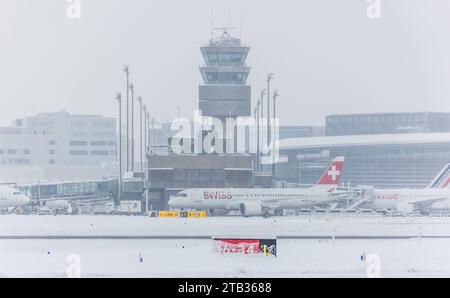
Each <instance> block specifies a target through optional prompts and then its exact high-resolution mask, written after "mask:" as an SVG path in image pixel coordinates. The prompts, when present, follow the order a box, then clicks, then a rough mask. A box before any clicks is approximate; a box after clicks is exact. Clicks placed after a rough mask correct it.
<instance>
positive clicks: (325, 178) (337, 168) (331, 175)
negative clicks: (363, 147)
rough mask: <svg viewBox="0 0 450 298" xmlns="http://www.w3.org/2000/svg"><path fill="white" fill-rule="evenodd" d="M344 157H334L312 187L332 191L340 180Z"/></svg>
mask: <svg viewBox="0 0 450 298" xmlns="http://www.w3.org/2000/svg"><path fill="white" fill-rule="evenodd" d="M344 159H345V158H344V157H336V158H335V159H334V160H333V162H332V163H331V164H330V165H329V167H328V168H327V170H326V171H325V173H323V175H322V177H321V178H320V180H319V182H317V184H316V185H315V186H313V187H314V188H318V189H326V190H328V191H333V190H335V189H336V188H337V186H338V185H339V181H340V180H341V175H342V171H343V170H344Z"/></svg>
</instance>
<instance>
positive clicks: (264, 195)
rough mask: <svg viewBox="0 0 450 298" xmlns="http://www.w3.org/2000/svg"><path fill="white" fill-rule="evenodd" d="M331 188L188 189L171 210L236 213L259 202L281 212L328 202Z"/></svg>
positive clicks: (172, 200) (173, 204)
mask: <svg viewBox="0 0 450 298" xmlns="http://www.w3.org/2000/svg"><path fill="white" fill-rule="evenodd" d="M332 191H334V188H333V187H330V188H322V189H315V188H307V189H253V188H251V189H250V188H247V189H214V188H211V189H188V190H185V191H182V192H181V193H179V194H178V195H177V196H176V197H172V198H171V200H170V201H169V205H170V207H171V208H190V209H228V210H239V208H240V205H241V204H246V203H252V202H254V203H258V204H262V205H265V206H273V207H274V208H280V209H297V208H305V207H310V206H313V205H319V204H323V203H327V202H330V201H331V200H334V199H335V198H331V197H330V193H331V192H332Z"/></svg>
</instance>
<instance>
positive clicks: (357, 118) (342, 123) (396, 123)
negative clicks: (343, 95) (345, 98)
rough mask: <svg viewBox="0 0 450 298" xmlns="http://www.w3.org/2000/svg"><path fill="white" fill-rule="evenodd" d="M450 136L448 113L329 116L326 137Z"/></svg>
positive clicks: (449, 115) (449, 117) (449, 114)
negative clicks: (446, 134)
mask: <svg viewBox="0 0 450 298" xmlns="http://www.w3.org/2000/svg"><path fill="white" fill-rule="evenodd" d="M433 132H436V133H438V132H450V113H430V112H422V113H380V114H348V115H329V116H327V117H326V135H327V136H349V135H371V134H402V133H433Z"/></svg>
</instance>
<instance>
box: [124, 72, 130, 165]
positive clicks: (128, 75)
mask: <svg viewBox="0 0 450 298" xmlns="http://www.w3.org/2000/svg"><path fill="white" fill-rule="evenodd" d="M122 71H123V72H125V74H126V76H127V87H126V89H125V90H127V133H126V138H127V150H126V156H127V172H128V171H129V170H130V166H129V161H130V160H129V154H128V151H129V150H130V143H129V142H130V138H129V135H128V133H129V131H130V129H129V128H130V119H129V118H130V117H129V116H130V111H129V107H130V104H129V97H130V95H129V92H128V89H129V86H130V69H129V67H128V65H125V66H124V67H123V70H122Z"/></svg>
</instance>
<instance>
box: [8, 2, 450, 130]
mask: <svg viewBox="0 0 450 298" xmlns="http://www.w3.org/2000/svg"><path fill="white" fill-rule="evenodd" d="M67 5H68V4H66V3H65V1H64V0H40V1H35V0H0V125H9V124H10V123H11V121H12V120H13V119H15V118H18V117H23V116H28V115H31V114H35V113H39V112H55V111H60V110H63V109H65V110H67V111H68V112H71V113H89V114H101V115H105V116H115V115H116V113H117V104H116V102H115V100H114V99H113V97H114V95H115V92H116V91H122V93H124V92H125V84H126V83H125V75H124V74H123V72H122V71H121V69H122V66H123V65H124V64H129V65H130V71H131V80H132V81H133V82H134V84H135V88H136V89H135V90H136V95H142V96H143V97H144V100H145V101H146V103H147V104H148V105H149V106H150V113H151V117H155V118H156V119H157V120H167V119H172V118H173V117H175V116H176V115H177V107H178V106H180V108H181V112H182V115H183V116H186V117H188V118H192V117H193V109H195V108H197V106H198V85H199V84H200V83H201V75H200V73H199V70H198V67H199V66H200V65H201V64H202V63H203V61H202V57H201V54H200V50H199V47H200V46H201V45H203V44H205V43H207V42H208V40H209V38H210V19H211V13H212V15H213V18H214V25H215V26H218V27H222V26H226V25H228V23H229V16H230V11H231V16H232V24H233V25H234V26H236V27H238V30H236V31H234V35H235V36H237V37H239V36H241V35H242V39H243V42H244V43H245V44H247V45H249V46H251V51H250V55H249V58H248V63H249V64H250V65H251V66H252V67H253V69H252V72H251V74H250V78H249V81H248V83H249V84H250V85H252V87H253V90H252V91H253V99H255V98H256V97H258V96H259V93H260V89H261V88H265V77H266V73H267V72H270V71H272V72H274V73H275V74H276V76H275V80H274V81H273V84H272V86H273V88H278V89H279V90H280V94H281V97H280V98H279V101H278V102H279V106H278V112H279V115H280V117H281V123H282V124H299V125H324V116H325V115H326V114H330V113H359V112H401V111H404V112H414V111H446V112H448V111H450V101H449V98H450V84H449V83H448V82H450V58H449V53H450V41H449V28H450V2H449V1H448V0H382V18H381V19H377V20H375V19H369V18H368V17H367V14H366V10H367V7H368V4H367V2H366V0H339V1H336V0H308V1H305V0H302V1H299V0H282V1H273V0H272V1H268V0H245V1H242V0H227V1H217V0H191V1H181V0H160V1H145V0H127V1H123V0H95V1H89V0H81V5H82V7H81V19H75V20H73V19H72V20H71V19H68V18H67V15H66V9H67ZM219 33H220V32H217V33H216V34H219Z"/></svg>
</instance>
